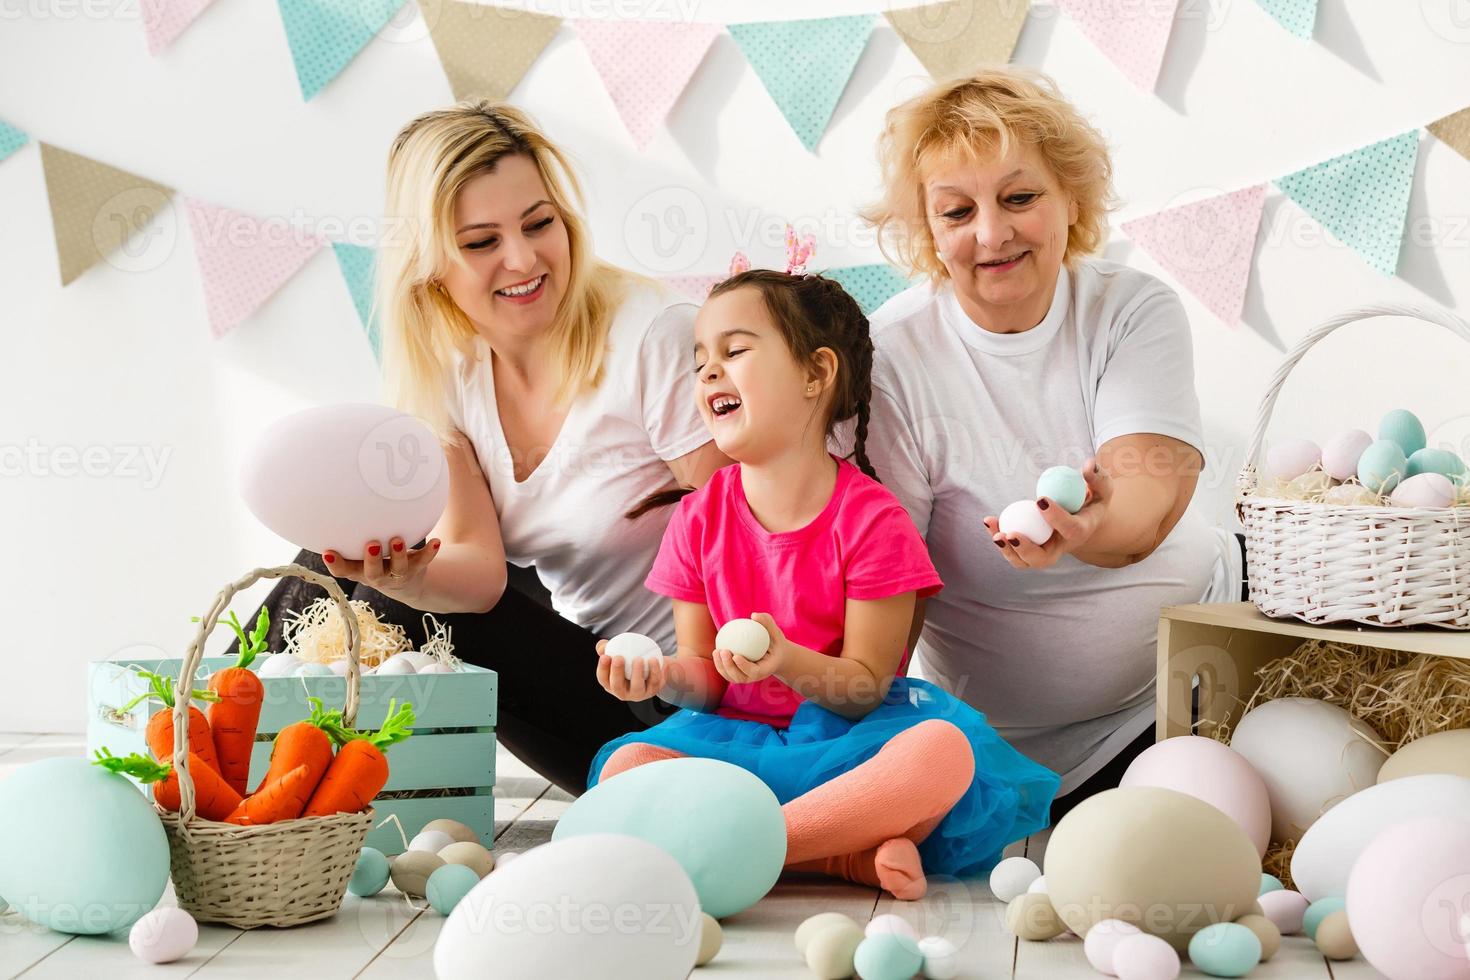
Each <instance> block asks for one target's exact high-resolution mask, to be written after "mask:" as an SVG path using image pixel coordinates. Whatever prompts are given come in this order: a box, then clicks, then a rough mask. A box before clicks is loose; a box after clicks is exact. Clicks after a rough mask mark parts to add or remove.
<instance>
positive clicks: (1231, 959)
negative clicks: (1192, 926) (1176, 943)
mask: <svg viewBox="0 0 1470 980" xmlns="http://www.w3.org/2000/svg"><path fill="white" fill-rule="evenodd" d="M1189 959H1190V961H1191V962H1193V963H1194V965H1195V966H1197V967H1199V968H1200V969H1201V970H1202V971H1204V972H1205V973H1208V974H1209V975H1210V976H1212V977H1243V976H1245V975H1246V974H1247V973H1249V972H1251V971H1252V970H1254V969H1255V968H1256V967H1257V966H1259V965H1260V963H1261V941H1260V939H1258V938H1256V934H1255V933H1254V932H1251V931H1250V929H1248V928H1246V927H1245V926H1242V925H1238V924H1236V923H1234V922H1217V923H1215V924H1214V925H1212V926H1205V927H1204V928H1203V929H1201V930H1200V931H1199V932H1197V933H1195V934H1194V936H1192V937H1191V938H1190V940H1189Z"/></svg>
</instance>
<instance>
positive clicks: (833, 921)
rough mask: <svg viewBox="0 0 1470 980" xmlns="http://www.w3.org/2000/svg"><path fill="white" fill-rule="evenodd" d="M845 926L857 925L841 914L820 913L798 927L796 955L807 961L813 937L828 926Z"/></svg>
mask: <svg viewBox="0 0 1470 980" xmlns="http://www.w3.org/2000/svg"><path fill="white" fill-rule="evenodd" d="M844 924H846V925H850V926H856V925H857V923H856V922H854V921H853V920H852V918H850V917H849V916H846V915H843V914H842V913H841V912H819V913H817V914H816V915H814V916H812V917H811V918H809V919H806V920H805V921H803V922H802V924H801V925H799V926H797V927H796V955H797V956H800V957H801V958H802V959H806V947H807V943H809V942H811V941H812V937H813V936H815V935H816V934H817V933H819V932H821V931H822V930H823V929H825V928H827V927H828V926H840V925H844Z"/></svg>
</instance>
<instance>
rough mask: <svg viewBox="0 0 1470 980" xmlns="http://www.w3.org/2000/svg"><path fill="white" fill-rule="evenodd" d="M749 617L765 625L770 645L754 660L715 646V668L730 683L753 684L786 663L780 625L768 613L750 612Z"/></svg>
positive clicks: (784, 639) (784, 636)
mask: <svg viewBox="0 0 1470 980" xmlns="http://www.w3.org/2000/svg"><path fill="white" fill-rule="evenodd" d="M750 618H751V619H752V620H754V621H755V622H757V623H759V624H760V625H761V626H764V627H765V629H766V632H767V633H769V634H770V637H771V641H770V646H769V647H768V648H767V649H766V652H765V654H764V655H762V656H761V657H760V658H759V659H756V660H750V659H748V658H747V657H744V656H741V655H740V654H739V653H736V652H734V651H731V650H726V649H725V648H724V647H717V648H716V649H715V652H714V654H713V657H714V661H715V669H716V670H718V671H719V672H720V676H721V677H723V678H725V680H727V681H729V682H730V683H732V684H753V683H755V682H756V681H759V680H764V679H765V678H767V677H770V676H771V675H772V674H774V673H776V672H777V671H779V670H780V669H781V668H782V667H784V666H785V665H786V634H785V633H783V632H782V631H781V627H779V626H777V625H776V621H775V620H774V619H773V618H771V614H770V613H751V616H750ZM726 625H729V624H726ZM722 632H723V630H722ZM716 642H718V637H717V638H716Z"/></svg>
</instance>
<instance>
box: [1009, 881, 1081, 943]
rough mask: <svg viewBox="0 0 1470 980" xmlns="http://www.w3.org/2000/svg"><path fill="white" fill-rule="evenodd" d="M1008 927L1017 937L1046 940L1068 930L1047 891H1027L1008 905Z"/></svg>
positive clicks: (1031, 940)
mask: <svg viewBox="0 0 1470 980" xmlns="http://www.w3.org/2000/svg"><path fill="white" fill-rule="evenodd" d="M1006 928H1007V929H1009V930H1010V931H1011V934H1012V935H1013V936H1015V937H1016V938H1017V939H1025V940H1028V941H1030V942H1034V943H1036V942H1045V941H1046V940H1048V939H1055V938H1056V937H1057V936H1060V935H1061V934H1062V933H1064V932H1066V931H1067V924H1066V923H1065V922H1063V921H1062V919H1061V916H1059V915H1057V910H1056V909H1055V908H1053V907H1052V904H1051V896H1049V895H1047V894H1046V892H1027V893H1026V894H1024V895H1020V896H1018V897H1016V898H1013V899H1012V900H1011V904H1009V905H1007V906H1006Z"/></svg>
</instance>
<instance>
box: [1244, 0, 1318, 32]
mask: <svg viewBox="0 0 1470 980" xmlns="http://www.w3.org/2000/svg"><path fill="white" fill-rule="evenodd" d="M1256 3H1257V4H1259V5H1260V7H1261V9H1262V10H1264V11H1266V13H1268V14H1270V15H1271V16H1272V17H1274V18H1275V19H1276V23H1278V24H1280V25H1281V26H1282V27H1284V28H1286V29H1287V30H1288V31H1291V33H1293V34H1295V35H1296V36H1297V37H1299V38H1302V39H1304V40H1308V41H1310V40H1311V39H1312V31H1313V30H1315V29H1316V27H1317V0H1256Z"/></svg>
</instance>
